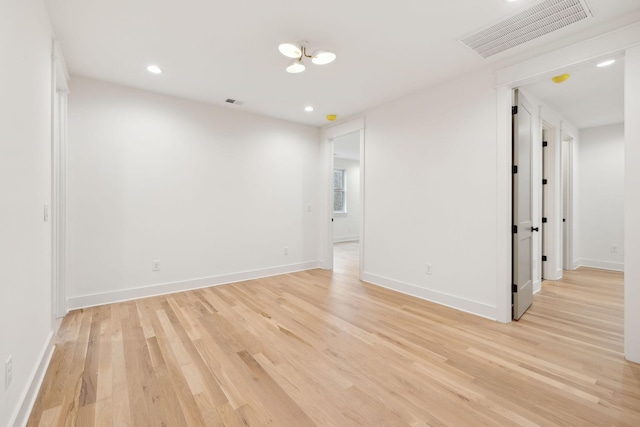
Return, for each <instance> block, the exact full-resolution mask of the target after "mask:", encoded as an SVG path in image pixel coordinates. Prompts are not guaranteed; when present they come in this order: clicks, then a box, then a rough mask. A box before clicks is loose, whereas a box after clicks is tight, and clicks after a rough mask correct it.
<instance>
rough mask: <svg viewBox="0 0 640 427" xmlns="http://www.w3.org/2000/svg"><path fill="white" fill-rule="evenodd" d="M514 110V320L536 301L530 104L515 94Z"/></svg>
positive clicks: (517, 92) (519, 94)
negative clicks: (534, 289) (533, 261)
mask: <svg viewBox="0 0 640 427" xmlns="http://www.w3.org/2000/svg"><path fill="white" fill-rule="evenodd" d="M514 104H515V105H514V108H513V115H512V116H513V254H512V267H513V268H512V274H513V282H512V283H513V319H514V320H517V319H519V318H520V317H521V316H522V315H523V314H524V312H525V311H526V310H527V309H528V308H529V306H530V305H531V302H532V301H533V268H532V260H533V258H532V255H533V254H532V247H533V239H532V236H531V235H532V233H533V232H534V231H537V230H536V229H534V228H533V221H532V216H533V215H532V207H531V205H532V203H531V184H532V182H531V181H532V180H531V172H532V167H531V149H532V135H533V134H532V119H531V111H532V109H531V104H529V103H528V102H527V101H526V100H525V98H524V97H523V96H522V94H521V93H519V91H518V90H517V89H516V90H515V91H514Z"/></svg>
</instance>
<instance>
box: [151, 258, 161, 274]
mask: <svg viewBox="0 0 640 427" xmlns="http://www.w3.org/2000/svg"><path fill="white" fill-rule="evenodd" d="M151 271H160V260H159V259H156V260H153V261H151Z"/></svg>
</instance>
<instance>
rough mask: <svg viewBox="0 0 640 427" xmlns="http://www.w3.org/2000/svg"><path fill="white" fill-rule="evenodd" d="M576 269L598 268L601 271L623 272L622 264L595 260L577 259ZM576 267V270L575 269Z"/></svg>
mask: <svg viewBox="0 0 640 427" xmlns="http://www.w3.org/2000/svg"><path fill="white" fill-rule="evenodd" d="M576 264H577V267H589V268H600V269H602V270H614V271H624V263H623V262H611V261H599V260H596V259H579V260H578V261H576ZM577 267H576V268H577Z"/></svg>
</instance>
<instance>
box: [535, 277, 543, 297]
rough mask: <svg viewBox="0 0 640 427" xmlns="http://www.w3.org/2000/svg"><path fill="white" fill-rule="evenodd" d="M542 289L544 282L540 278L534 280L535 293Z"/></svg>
mask: <svg viewBox="0 0 640 427" xmlns="http://www.w3.org/2000/svg"><path fill="white" fill-rule="evenodd" d="M541 290H542V282H541V281H540V280H536V281H535V282H533V293H534V294H537V293H538V292H540V291H541Z"/></svg>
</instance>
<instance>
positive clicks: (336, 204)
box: [333, 169, 347, 213]
mask: <svg viewBox="0 0 640 427" xmlns="http://www.w3.org/2000/svg"><path fill="white" fill-rule="evenodd" d="M333 212H334V213H347V176H346V175H345V173H344V169H334V170H333Z"/></svg>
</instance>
